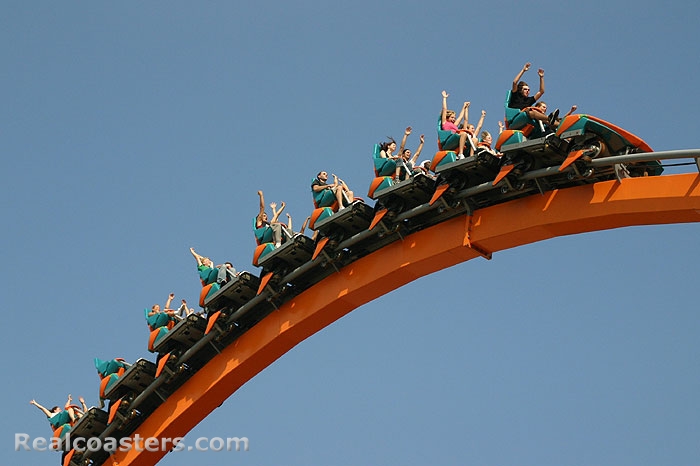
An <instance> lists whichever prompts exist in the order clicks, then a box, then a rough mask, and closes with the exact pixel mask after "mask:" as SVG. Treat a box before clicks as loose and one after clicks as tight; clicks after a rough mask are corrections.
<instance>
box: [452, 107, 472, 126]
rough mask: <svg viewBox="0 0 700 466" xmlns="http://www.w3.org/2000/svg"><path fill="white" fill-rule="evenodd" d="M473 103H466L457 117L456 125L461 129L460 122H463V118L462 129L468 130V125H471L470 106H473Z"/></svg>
mask: <svg viewBox="0 0 700 466" xmlns="http://www.w3.org/2000/svg"><path fill="white" fill-rule="evenodd" d="M471 104H472V103H471V102H464V105H463V106H462V111H461V112H459V115H458V116H457V119H456V120H455V125H457V126H458V127H459V122H460V121H462V118H464V124H463V125H462V128H466V127H467V125H468V124H469V106H470V105H471Z"/></svg>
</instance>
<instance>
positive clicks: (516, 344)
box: [0, 0, 700, 466]
mask: <svg viewBox="0 0 700 466" xmlns="http://www.w3.org/2000/svg"><path fill="white" fill-rule="evenodd" d="M684 3H686V4H685V5H681V4H676V3H668V2H667V3H664V4H659V3H655V2H627V1H608V2H599V1H591V2H587V3H586V4H581V3H576V4H573V3H569V2H543V1H534V2H529V3H527V4H525V3H522V2H510V1H506V2H499V3H498V4H495V3H492V2H481V3H478V4H470V3H466V2H454V1H452V0H447V1H445V2H441V4H440V6H439V7H437V6H436V4H435V3H429V2H416V1H406V2H366V1H355V2H348V3H342V4H335V3H334V2H314V1H304V2H277V1H272V2H265V3H258V4H254V2H246V3H243V2H197V3H192V2H181V1H177V2H158V1H155V2H126V3H121V4H119V5H116V4H109V3H106V2H87V1H84V2H47V1H34V2H19V1H6V2H4V3H3V14H2V17H1V18H0V26H1V27H0V38H1V39H2V40H0V44H2V45H0V51H1V55H0V56H1V57H2V63H3V66H2V68H1V71H0V73H1V76H2V83H3V88H4V92H3V105H2V107H0V128H2V129H1V131H2V146H3V156H2V160H3V163H2V166H3V170H2V171H1V172H0V176H1V177H2V184H1V186H2V204H0V206H1V209H2V218H3V230H4V234H3V245H4V246H3V252H4V256H5V257H4V261H3V264H4V265H3V267H2V277H1V278H2V280H1V282H2V283H3V290H4V293H3V299H4V305H5V316H4V318H3V321H4V324H3V329H4V333H5V339H4V343H5V348H6V354H5V357H4V358H3V360H2V370H3V373H4V374H5V378H4V380H5V381H6V383H4V384H2V388H0V393H1V394H2V398H3V399H4V400H5V405H6V407H5V413H6V416H5V419H6V421H5V422H3V423H2V426H0V436H1V437H2V438H3V439H4V444H5V445H6V450H5V451H6V452H7V453H6V454H7V458H8V459H7V461H9V463H12V464H23V465H44V464H56V463H57V462H58V460H59V457H58V455H57V454H55V453H46V452H44V453H40V452H31V453H29V452H14V451H12V445H13V439H14V433H15V432H25V433H28V434H30V435H31V436H33V437H37V436H48V435H50V430H49V428H48V426H47V423H46V421H45V420H44V419H43V417H42V415H41V414H40V413H39V412H38V411H37V410H36V409H35V408H33V407H32V406H30V405H29V404H28V401H29V400H30V399H32V398H36V399H37V400H38V401H39V402H40V403H42V404H45V405H48V406H52V405H55V404H62V403H63V402H64V401H65V395H66V394H67V393H72V394H73V395H74V397H77V396H78V395H83V396H85V397H86V398H87V400H88V403H89V404H96V403H97V391H98V385H99V380H98V377H97V375H96V373H95V370H94V367H93V365H92V359H93V357H96V356H97V357H101V358H103V359H108V358H111V357H118V356H120V357H124V358H126V359H127V360H131V361H133V360H135V359H137V358H139V357H146V358H149V359H153V356H152V355H150V354H149V353H148V352H147V351H146V344H147V337H148V332H147V329H146V326H145V322H144V320H143V312H142V309H143V308H144V307H149V306H151V305H152V304H153V303H156V302H157V303H160V304H161V305H162V304H163V303H164V301H165V299H166V297H167V295H168V293H169V292H174V293H175V294H176V299H181V298H185V299H187V300H188V301H190V302H192V303H194V302H195V300H196V297H197V296H198V293H199V282H198V277H197V275H196V271H195V264H194V261H193V259H192V258H191V256H190V255H189V252H188V248H189V247H190V246H193V247H195V248H196V249H197V250H198V251H200V252H201V253H203V254H207V255H209V256H211V257H212V258H213V259H214V260H215V261H217V263H219V262H223V261H225V260H231V261H232V262H234V263H235V264H236V266H237V267H238V268H239V269H246V270H249V271H252V272H256V273H257V271H256V269H255V268H254V267H253V266H252V265H250V263H251V259H252V254H253V248H254V245H255V243H254V239H253V235H252V232H251V230H250V222H251V218H252V217H253V216H254V215H255V214H256V212H257V196H256V192H257V190H258V189H262V190H264V192H265V196H266V200H267V201H268V202H271V201H276V202H278V203H279V202H280V201H282V200H284V201H286V203H287V206H288V207H287V209H288V211H289V212H290V213H291V214H292V215H293V217H294V220H295V222H298V223H297V224H298V225H300V224H301V221H303V219H304V218H305V217H306V216H307V215H309V214H310V213H311V211H312V208H313V206H312V202H311V196H310V191H309V183H310V180H311V178H312V177H313V176H314V175H315V173H317V172H318V171H319V170H328V171H329V172H333V173H337V174H339V175H340V176H341V177H343V179H345V180H346V181H347V182H348V184H350V185H351V187H352V188H353V189H354V190H355V191H356V192H357V193H360V194H361V195H365V193H366V190H367V188H368V187H369V184H370V181H371V177H372V176H373V172H372V164H371V160H370V157H371V150H372V145H373V144H374V143H376V142H379V141H380V140H383V139H385V138H386V136H394V137H396V138H399V137H400V136H401V134H402V131H403V129H404V128H405V127H406V126H409V125H410V126H412V127H413V128H414V136H413V137H412V138H411V139H409V144H408V146H409V148H412V149H415V147H416V146H417V143H418V135H419V134H421V133H424V134H425V135H426V148H425V151H424V155H425V158H428V157H431V156H432V155H433V153H434V151H435V150H436V147H435V144H434V140H435V132H434V131H435V120H436V117H437V114H438V112H439V109H440V103H441V97H440V92H441V91H442V90H443V89H446V90H447V91H448V92H449V93H450V100H449V102H450V104H451V106H452V107H458V106H459V105H460V104H461V102H463V101H464V100H469V101H471V102H472V107H471V108H472V109H473V113H472V115H473V118H474V116H478V111H479V110H480V109H482V108H483V109H485V110H486V111H487V116H486V122H485V128H486V129H487V130H489V131H491V132H496V131H497V124H496V122H497V120H498V119H500V118H502V116H503V100H504V97H505V92H506V91H507V89H508V88H509V86H510V83H511V81H512V79H513V76H514V75H515V74H516V73H517V72H518V70H519V69H520V68H521V67H522V65H523V64H524V63H525V62H527V61H529V62H532V64H533V70H532V71H530V72H529V73H528V74H527V75H526V76H525V79H526V80H527V81H529V82H530V83H531V85H533V86H536V83H537V76H536V72H535V71H534V70H536V69H537V68H539V67H541V68H544V69H545V80H546V93H545V95H544V97H543V100H545V101H546V102H547V103H548V104H549V106H550V108H554V107H559V108H561V109H562V110H563V111H566V110H567V109H568V108H569V106H570V105H571V104H577V105H578V108H579V111H580V112H583V113H589V114H592V115H595V116H597V117H600V118H603V119H605V120H609V121H611V122H614V123H616V124H618V125H619V126H622V127H624V128H626V129H627V130H629V131H631V132H633V133H635V134H637V135H638V136H640V137H642V138H643V139H644V140H645V141H646V142H647V143H649V145H651V146H652V147H653V148H655V149H657V150H670V149H688V148H697V147H700V138H698V135H697V134H698V133H697V118H696V112H695V109H696V106H697V103H698V101H699V100H700V99H699V97H700V91H699V88H698V84H697V75H698V72H699V71H700V69H699V65H698V63H699V62H698V59H697V57H698V56H699V55H700V53H699V52H700V46H699V45H698V40H697V32H696V30H697V28H696V24H695V23H696V19H697V18H698V17H699V16H700V7H699V6H698V5H697V4H690V3H688V2H684ZM687 170H689V169H688V168H677V169H669V170H667V173H673V172H679V171H687ZM699 231H700V230H699V226H698V225H697V224H689V225H671V226H655V227H635V228H625V229H621V230H614V231H607V232H598V233H592V234H585V235H576V236H571V237H565V238H558V239H554V240H550V241H547V242H543V243H539V244H533V245H529V246H525V247H521V248H517V249H515V250H510V251H504V252H501V253H497V254H495V255H494V257H493V260H491V261H485V260H474V261H470V262H467V263H465V264H461V265H458V266H455V267H452V268H450V269H447V270H443V271H441V272H439V273H436V274H434V275H432V276H429V277H425V278H422V279H420V280H418V281H416V282H413V283H411V284H409V285H407V286H405V287H403V288H401V289H399V290H396V291H394V292H392V293H391V294H389V295H387V296H384V297H382V298H380V299H378V300H376V301H374V302H372V303H369V304H367V305H365V306H363V307H361V308H360V309H357V310H356V311H354V312H353V313H351V314H350V315H348V316H346V317H344V318H343V319H341V320H340V321H338V322H337V323H335V324H333V325H331V326H330V327H329V328H327V329H325V330H323V331H322V332H320V333H318V334H317V335H315V336H313V337H312V338H310V339H308V340H307V341H305V342H303V343H301V344H300V345H299V346H297V347H296V348H295V349H293V350H292V351H290V352H289V353H288V354H286V355H285V356H283V357H282V358H280V359H279V360H278V361H277V362H276V363H274V364H273V365H272V366H270V367H269V368H268V369H266V370H265V371H263V372H262V373H261V374H259V375H258V376H257V377H256V378H254V379H253V380H251V381H250V382H249V383H248V384H246V385H245V386H244V387H243V388H241V389H240V390H239V391H238V392H237V393H235V394H234V395H233V396H232V397H231V398H230V399H229V400H227V401H226V402H225V403H224V404H223V405H222V406H221V407H220V408H219V409H217V410H216V411H215V412H214V413H212V415H210V416H209V417H208V418H207V419H206V420H204V421H203V422H202V423H201V424H200V425H199V426H197V427H196V428H195V429H194V430H193V431H192V432H191V433H190V434H189V435H188V436H187V438H186V441H187V442H189V443H190V444H191V443H193V442H194V440H195V439H196V438H198V437H200V436H206V437H229V436H239V437H241V436H246V437H248V438H249V439H250V450H249V451H248V452H218V453H214V452H209V453H202V452H186V453H185V452H183V453H173V454H170V455H168V456H167V457H166V458H164V459H163V460H162V461H161V462H160V463H159V464H162V465H171V466H172V465H175V466H177V465H182V464H190V463H192V462H199V463H201V464H208V465H212V466H216V465H230V464H241V465H278V464H284V465H308V464H327V465H356V464H404V465H423V464H429V463H432V464H479V465H509V464H510V465H516V464H517V465H523V466H527V465H538V466H546V465H562V464H565V465H593V464H594V465H618V466H619V465H635V466H639V465H661V464H664V465H666V464H673V465H691V464H697V462H698V458H700V446H699V445H700V443H698V436H699V434H700V421H699V419H700V402H698V398H697V394H698V392H699V389H700V371H698V369H699V368H700V349H699V348H698V345H697V335H698V333H699V332H700V316H699V315H698V312H697V309H698V305H697V264H698V263H700V251H699V250H698V247H697V238H698V232H699Z"/></svg>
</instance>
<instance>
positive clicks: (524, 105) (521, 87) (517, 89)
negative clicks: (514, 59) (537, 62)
mask: <svg viewBox="0 0 700 466" xmlns="http://www.w3.org/2000/svg"><path fill="white" fill-rule="evenodd" d="M530 66H531V64H530V63H525V65H524V66H523V69H522V70H520V72H519V73H518V74H517V75H515V79H513V87H512V88H511V94H510V101H509V102H508V107H510V108H517V109H518V110H522V111H524V112H525V113H527V116H528V117H530V118H532V119H533V120H538V121H542V122H545V123H547V122H549V120H550V117H548V116H547V114H546V113H542V112H541V111H540V110H537V109H536V108H533V106H534V105H535V102H537V100H538V99H539V98H540V97H542V95H543V94H544V70H543V69H542V68H540V69H538V70H537V74H538V75H539V77H540V89H539V90H538V91H537V93H535V95H534V96H531V95H530V86H529V85H528V84H527V83H526V82H525V81H521V80H520V78H522V77H523V74H525V72H526V71H528V70H529V69H530Z"/></svg>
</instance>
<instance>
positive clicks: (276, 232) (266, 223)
mask: <svg viewBox="0 0 700 466" xmlns="http://www.w3.org/2000/svg"><path fill="white" fill-rule="evenodd" d="M258 197H259V198H260V210H259V212H258V215H257V216H256V217H255V229H256V230H257V229H259V228H270V230H271V231H272V242H273V243H275V247H276V248H278V247H280V246H281V245H282V239H283V237H284V230H285V229H286V228H287V227H286V225H284V224H283V223H280V222H279V221H278V220H279V216H280V214H281V213H282V211H283V210H284V207H285V206H286V204H285V203H284V201H283V202H282V203H281V207H280V210H275V208H276V207H277V204H275V207H273V216H272V219H270V220H268V218H267V213H266V212H265V196H264V195H263V192H262V191H258ZM270 205H272V204H270ZM290 236H292V234H290Z"/></svg>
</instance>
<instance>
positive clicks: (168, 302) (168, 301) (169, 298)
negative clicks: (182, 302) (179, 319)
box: [163, 293, 175, 311]
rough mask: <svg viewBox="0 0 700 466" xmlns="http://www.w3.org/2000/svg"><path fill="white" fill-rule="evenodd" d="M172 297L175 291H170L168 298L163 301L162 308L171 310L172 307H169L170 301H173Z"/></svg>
mask: <svg viewBox="0 0 700 466" xmlns="http://www.w3.org/2000/svg"><path fill="white" fill-rule="evenodd" d="M174 297H175V293H170V294H169V295H168V299H167V300H166V301H165V308H164V309H163V310H164V311H168V310H172V309H170V303H172V302H173V298H174Z"/></svg>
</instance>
